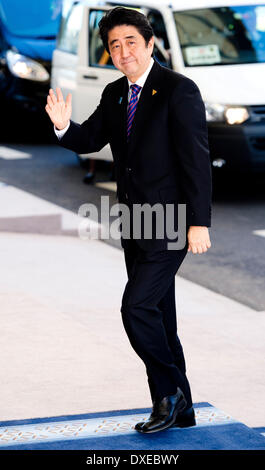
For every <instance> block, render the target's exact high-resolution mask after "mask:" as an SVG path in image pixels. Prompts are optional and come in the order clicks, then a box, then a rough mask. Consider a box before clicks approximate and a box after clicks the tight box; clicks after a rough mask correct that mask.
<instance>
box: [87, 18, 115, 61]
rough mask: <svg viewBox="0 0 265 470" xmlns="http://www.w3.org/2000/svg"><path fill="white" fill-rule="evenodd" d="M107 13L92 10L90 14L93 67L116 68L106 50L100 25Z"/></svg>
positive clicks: (90, 50)
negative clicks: (101, 36)
mask: <svg viewBox="0 0 265 470" xmlns="http://www.w3.org/2000/svg"><path fill="white" fill-rule="evenodd" d="M105 13H106V11H101V10H90V12H89V65H90V66H91V67H105V68H115V67H114V65H113V62H112V60H111V57H110V55H109V54H108V52H107V51H106V49H105V48H104V46H103V44H102V41H101V38H100V35H99V27H98V24H99V22H100V20H101V18H102V17H103V16H104V15H105Z"/></svg>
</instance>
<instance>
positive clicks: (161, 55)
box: [146, 10, 172, 68]
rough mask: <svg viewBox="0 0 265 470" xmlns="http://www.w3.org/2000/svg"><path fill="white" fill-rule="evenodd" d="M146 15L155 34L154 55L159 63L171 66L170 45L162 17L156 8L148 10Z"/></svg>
mask: <svg viewBox="0 0 265 470" xmlns="http://www.w3.org/2000/svg"><path fill="white" fill-rule="evenodd" d="M146 16H147V18H148V20H149V22H150V24H151V26H152V28H153V31H154V35H155V47H154V56H155V58H156V59H157V61H158V62H159V63H160V64H161V65H163V66H165V67H169V68H172V64H171V54H170V46H169V41H168V36H167V30H166V26H165V22H164V19H163V17H162V15H161V13H160V12H159V11H157V10H150V11H149V12H148V13H147V15H146Z"/></svg>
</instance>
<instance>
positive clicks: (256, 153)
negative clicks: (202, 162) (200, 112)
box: [208, 122, 265, 172]
mask: <svg viewBox="0 0 265 470" xmlns="http://www.w3.org/2000/svg"><path fill="white" fill-rule="evenodd" d="M208 137H209V148H210V157H211V161H213V160H215V159H218V158H221V159H223V160H225V162H226V163H225V165H224V168H226V169H227V170H228V171H230V170H231V171H239V172H241V171H242V172H247V171H253V172H263V171H264V172H265V122H259V123H251V122H246V123H244V124H240V125H228V124H224V123H208Z"/></svg>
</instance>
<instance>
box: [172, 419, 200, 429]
mask: <svg viewBox="0 0 265 470" xmlns="http://www.w3.org/2000/svg"><path fill="white" fill-rule="evenodd" d="M192 426H196V421H195V419H193V420H190V421H187V422H183V423H181V422H178V423H173V424H172V428H173V427H176V428H190V427H192Z"/></svg>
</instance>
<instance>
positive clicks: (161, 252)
mask: <svg viewBox="0 0 265 470" xmlns="http://www.w3.org/2000/svg"><path fill="white" fill-rule="evenodd" d="M100 34H101V38H102V40H103V44H104V46H105V48H106V50H107V51H108V52H109V53H110V55H111V58H112V61H113V64H114V65H115V67H116V68H118V69H119V70H120V71H122V72H123V74H124V77H122V78H120V79H118V80H116V81H114V82H112V83H110V84H109V85H107V86H106V87H105V89H104V90H103V93H102V97H101V100H100V103H99V105H98V107H97V109H96V110H95V112H94V113H93V114H92V115H91V116H90V117H89V118H88V119H87V120H86V121H84V122H83V123H82V124H77V123H75V122H73V121H71V120H70V117H71V98H72V97H71V94H70V93H69V94H68V96H67V98H66V102H64V100H63V96H62V92H61V90H60V89H59V88H57V89H56V91H57V97H56V95H55V93H54V92H53V90H50V92H49V96H48V97H47V105H46V108H45V109H46V111H47V113H48V115H49V116H50V118H51V120H52V122H53V123H54V128H55V132H56V133H57V136H58V138H59V139H60V140H59V143H60V145H62V146H63V147H65V148H67V149H70V150H73V151H74V152H77V153H90V152H96V151H99V150H101V149H102V148H103V147H104V146H105V145H106V144H108V143H109V144H110V146H111V150H112V154H113V159H114V165H115V170H116V180H117V197H118V201H119V203H120V204H121V205H122V204H126V205H127V207H128V208H129V209H130V215H131V214H132V213H133V209H134V207H135V206H136V205H137V204H138V205H139V204H140V205H143V204H146V203H147V204H150V205H151V206H153V205H155V204H157V203H159V204H161V206H162V207H163V208H165V206H166V204H171V205H173V208H174V211H173V216H174V228H175V229H179V230H180V228H181V227H180V226H179V225H178V207H179V205H180V204H185V205H186V206H185V207H186V225H185V242H186V244H185V246H182V247H178V248H177V249H168V243H169V242H172V241H174V240H175V241H176V240H177V239H178V234H177V235H175V238H172V237H171V236H170V237H169V236H168V233H164V235H163V237H161V238H157V237H156V235H155V234H156V223H157V219H156V218H154V217H152V222H153V225H152V234H151V238H150V237H149V238H145V236H144V233H143V231H142V228H141V234H140V237H139V236H138V238H137V237H134V220H135V219H134V218H133V217H132V216H131V217H130V219H131V220H130V222H132V224H130V229H131V230H130V238H126V237H125V236H123V234H124V232H123V229H124V227H123V228H122V234H121V244H122V247H123V249H124V255H125V263H126V268H127V274H128V282H127V284H126V286H125V290H124V293H123V298H122V305H121V313H122V320H123V324H124V327H125V330H126V333H127V335H128V338H129V341H130V343H131V345H132V347H133V348H134V350H135V351H136V353H137V354H138V355H139V357H140V358H141V359H142V360H143V361H144V364H145V366H146V372H147V378H148V384H149V388H150V393H151V398H152V401H153V410H152V413H151V415H150V417H149V419H148V420H147V421H146V422H140V423H137V424H136V426H135V429H136V430H137V431H139V432H142V433H150V432H157V431H161V430H163V429H167V428H169V427H171V426H179V427H187V426H192V425H194V424H196V423H195V417H194V409H193V405H192V397H191V391H190V386H189V382H188V379H187V376H186V365H185V359H184V354H183V350H182V346H181V343H180V340H179V338H178V334H177V323H176V306H175V275H176V273H177V271H178V269H179V267H180V265H181V263H182V261H183V259H184V258H185V255H186V254H187V251H191V252H192V253H194V254H195V253H204V252H206V251H207V250H208V248H210V246H211V242H210V238H209V232H208V227H210V226H211V190H212V188H211V167H210V159H209V149H208V134H207V124H206V118H205V107H204V104H203V101H202V98H201V95H200V91H199V88H198V86H197V85H196V84H195V83H194V82H193V81H192V80H191V79H189V78H188V77H185V76H184V75H182V74H180V73H177V72H173V71H172V70H169V69H167V68H165V67H162V66H161V65H160V64H159V63H158V62H157V61H156V60H155V59H153V57H152V55H153V47H154V37H153V31H152V28H151V26H150V24H149V22H148V21H147V18H146V17H145V16H144V15H142V14H141V13H139V12H137V11H135V10H130V9H127V8H126V9H125V8H122V7H117V8H114V9H113V10H110V11H108V12H107V13H106V15H105V16H104V18H103V19H102V20H101V23H100ZM166 217H167V215H166V216H165V215H164V213H163V216H162V218H163V220H164V222H165V223H167V222H166ZM171 218H172V213H171V216H170V220H171ZM154 219H155V220H154ZM159 221H160V222H161V217H160V219H158V222H159ZM182 228H183V227H182ZM136 385H137V384H136Z"/></svg>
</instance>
